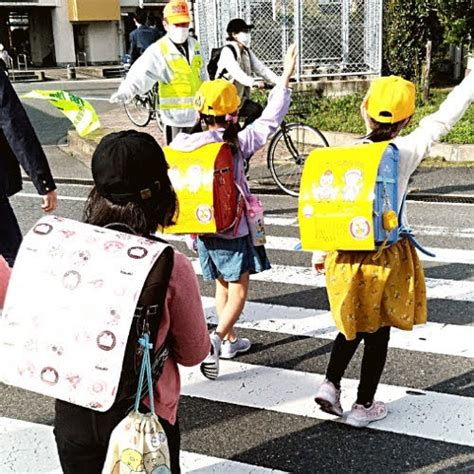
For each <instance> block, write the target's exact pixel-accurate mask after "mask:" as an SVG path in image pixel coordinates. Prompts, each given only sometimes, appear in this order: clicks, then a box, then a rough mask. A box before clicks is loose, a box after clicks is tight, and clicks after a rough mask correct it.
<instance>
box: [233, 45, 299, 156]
mask: <svg viewBox="0 0 474 474" xmlns="http://www.w3.org/2000/svg"><path fill="white" fill-rule="evenodd" d="M297 57H298V53H297V51H296V46H295V45H291V46H290V47H289V48H288V51H287V52H286V56H285V61H284V69H283V74H282V76H281V77H280V78H279V79H278V83H277V86H276V87H275V88H274V89H273V90H272V91H271V92H270V96H269V97H268V104H267V106H266V107H265V109H264V111H263V113H262V115H261V116H260V117H259V118H258V119H257V120H255V122H254V123H252V124H251V125H250V126H249V127H247V128H245V129H244V130H242V131H241V132H239V143H240V148H241V150H242V154H243V155H244V158H248V157H250V156H252V155H253V154H254V153H255V152H257V151H258V150H259V149H260V148H262V147H263V146H264V145H265V143H266V142H267V140H268V137H269V136H270V135H272V134H273V133H275V131H276V129H277V128H278V127H279V125H280V123H281V122H282V120H283V118H284V117H285V115H286V114H287V112H288V108H289V106H290V100H291V93H290V89H289V88H288V86H289V83H290V78H291V75H292V74H293V71H294V70H295V65H296V58H297Z"/></svg>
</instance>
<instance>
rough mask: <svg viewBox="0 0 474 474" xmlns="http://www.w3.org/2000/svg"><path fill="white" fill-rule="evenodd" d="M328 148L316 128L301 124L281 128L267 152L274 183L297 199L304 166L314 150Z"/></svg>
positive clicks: (286, 125)
mask: <svg viewBox="0 0 474 474" xmlns="http://www.w3.org/2000/svg"><path fill="white" fill-rule="evenodd" d="M326 146H329V144H328V142H327V140H326V138H325V137H324V135H323V134H322V133H321V132H320V131H319V130H317V129H316V128H313V127H310V126H309V125H304V124H302V123H287V124H282V127H281V128H280V130H278V132H277V133H276V134H275V135H274V137H273V138H272V141H271V142H270V146H269V148H268V165H269V167H270V172H271V174H272V177H273V179H274V180H275V183H276V184H277V185H278V187H279V188H280V189H281V190H282V191H283V192H285V193H286V194H289V195H290V196H298V193H299V188H300V181H301V174H302V172H303V165H304V162H305V160H306V158H307V157H308V155H309V154H310V153H311V151H313V150H314V149H315V148H318V147H326Z"/></svg>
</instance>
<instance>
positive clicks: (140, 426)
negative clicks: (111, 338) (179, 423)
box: [102, 333, 171, 474]
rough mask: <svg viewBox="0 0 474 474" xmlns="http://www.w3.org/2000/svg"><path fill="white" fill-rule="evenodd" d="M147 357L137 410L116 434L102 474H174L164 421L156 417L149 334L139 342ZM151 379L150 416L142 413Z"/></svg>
mask: <svg viewBox="0 0 474 474" xmlns="http://www.w3.org/2000/svg"><path fill="white" fill-rule="evenodd" d="M139 342H140V344H141V345H142V346H143V349H144V353H143V359H142V365H141V370H140V377H139V380H138V390H137V395H136V397H135V406H134V409H133V411H131V412H130V413H129V414H128V415H127V416H126V417H125V418H124V419H123V420H122V421H121V422H120V423H119V424H118V425H117V426H116V427H115V428H114V430H113V432H112V435H111V437H110V441H109V448H108V451H107V457H106V460H105V464H104V467H103V469H102V474H130V472H146V473H148V474H169V473H171V463H170V453H169V448H168V440H167V438H166V434H165V431H164V429H163V427H162V425H161V423H160V420H159V419H158V417H157V416H156V414H155V404H154V399H153V380H152V375H151V361H150V350H151V348H152V347H153V346H152V344H151V343H150V340H149V334H147V333H146V334H144V335H143V337H141V338H140V339H139ZM145 373H146V377H147V385H148V395H149V399H150V413H140V412H139V411H138V409H139V406H140V401H141V394H142V388H143V383H144V380H145Z"/></svg>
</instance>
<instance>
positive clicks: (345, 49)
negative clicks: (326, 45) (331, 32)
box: [341, 0, 350, 67]
mask: <svg viewBox="0 0 474 474" xmlns="http://www.w3.org/2000/svg"><path fill="white" fill-rule="evenodd" d="M349 9H350V4H349V0H342V12H341V16H342V18H341V30H342V31H341V42H342V66H343V67H345V66H346V64H347V63H348V62H349Z"/></svg>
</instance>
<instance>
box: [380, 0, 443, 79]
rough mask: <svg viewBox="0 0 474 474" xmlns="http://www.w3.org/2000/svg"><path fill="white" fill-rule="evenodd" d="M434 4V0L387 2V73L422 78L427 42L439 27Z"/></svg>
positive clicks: (385, 45)
mask: <svg viewBox="0 0 474 474" xmlns="http://www.w3.org/2000/svg"><path fill="white" fill-rule="evenodd" d="M432 4H433V2H432V1H431V0H387V1H385V2H384V61H385V64H384V66H385V67H384V69H385V73H387V72H388V73H391V74H396V75H399V76H403V77H405V78H406V79H409V80H412V81H419V80H420V78H421V66H422V63H423V60H424V56H425V48H426V42H427V41H428V39H434V38H432V32H433V30H436V29H439V26H437V25H439V23H438V19H437V15H436V12H435V10H434V9H433V5H432Z"/></svg>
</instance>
